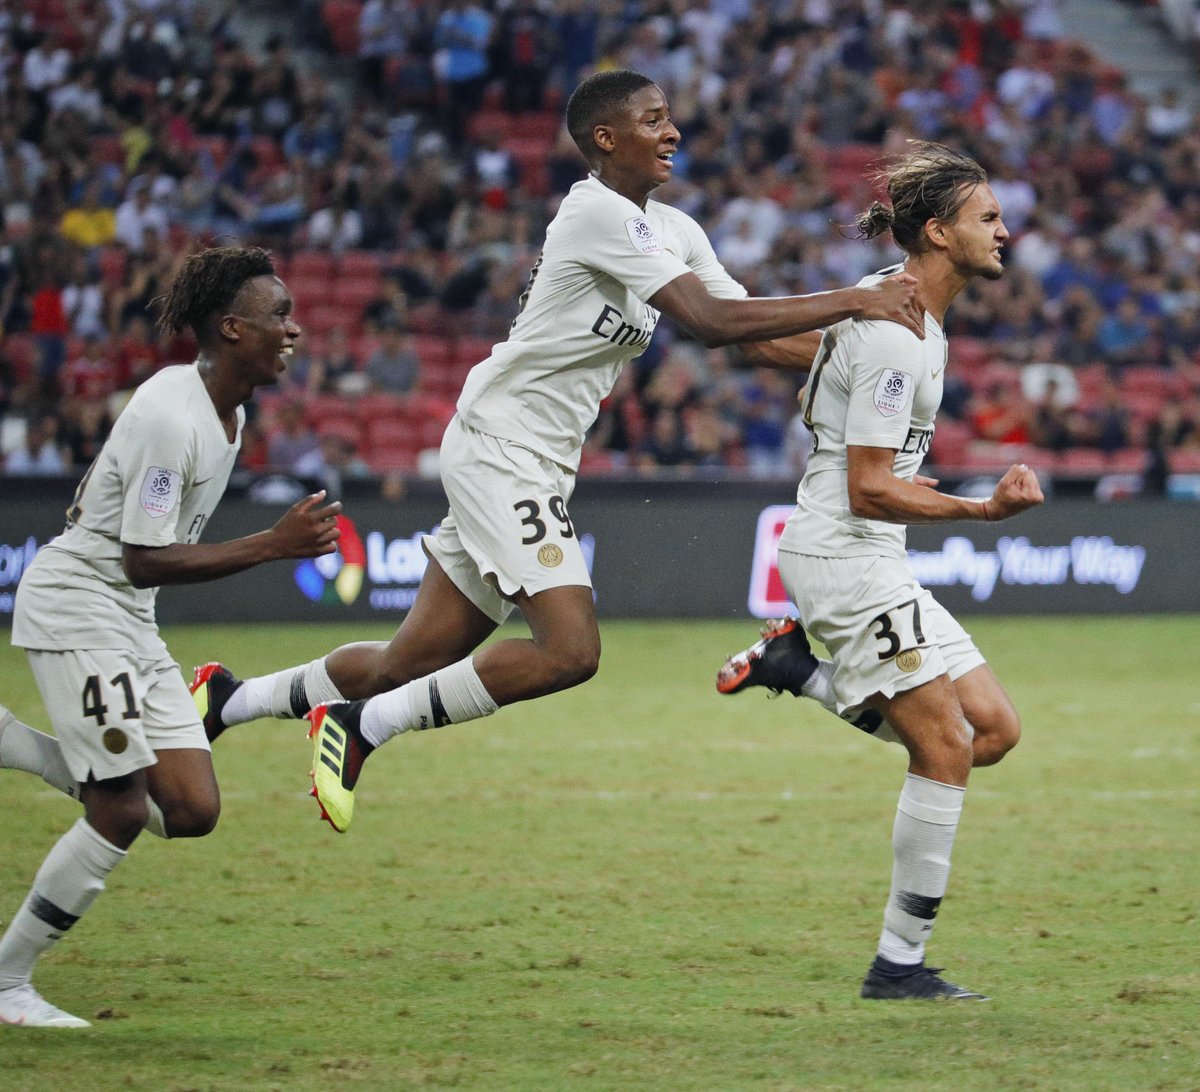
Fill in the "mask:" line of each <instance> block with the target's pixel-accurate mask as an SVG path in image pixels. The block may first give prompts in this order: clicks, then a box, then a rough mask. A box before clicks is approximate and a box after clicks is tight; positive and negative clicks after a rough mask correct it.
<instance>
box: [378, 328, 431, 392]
mask: <svg viewBox="0 0 1200 1092" xmlns="http://www.w3.org/2000/svg"><path fill="white" fill-rule="evenodd" d="M365 370H366V377H367V382H368V384H369V385H370V388H371V390H373V391H386V392H387V393H389V394H408V393H409V391H411V390H413V389H414V388H415V387H416V385H417V381H418V380H419V379H420V375H421V361H420V358H419V357H418V356H417V354H416V351H415V350H414V349H413V347H412V338H411V337H410V336H409V334H408V332H407V331H406V330H405V329H404V327H403V326H402V325H401V324H400V323H399V322H394V321H388V322H385V323H383V324H382V325H381V326H380V328H379V345H378V347H377V348H376V349H375V351H374V352H372V353H371V355H370V356H369V357H367V365H366V369H365Z"/></svg>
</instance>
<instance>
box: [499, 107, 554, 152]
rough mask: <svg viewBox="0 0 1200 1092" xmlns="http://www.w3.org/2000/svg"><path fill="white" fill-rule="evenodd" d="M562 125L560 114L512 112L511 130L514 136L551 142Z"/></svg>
mask: <svg viewBox="0 0 1200 1092" xmlns="http://www.w3.org/2000/svg"><path fill="white" fill-rule="evenodd" d="M562 126H563V119H562V115H561V114H553V113H550V112H548V111H539V112H538V113H533V114H514V115H513V116H512V127H511V132H512V135H513V136H514V137H532V138H533V139H535V140H542V141H548V142H549V143H551V144H552V143H553V142H554V141H555V140H557V139H558V131H559V129H561V128H562Z"/></svg>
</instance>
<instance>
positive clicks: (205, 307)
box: [153, 246, 275, 343]
mask: <svg viewBox="0 0 1200 1092" xmlns="http://www.w3.org/2000/svg"><path fill="white" fill-rule="evenodd" d="M274 273H275V265H274V263H273V262H272V261H271V255H270V253H269V252H268V251H266V250H263V249H262V247H258V246H215V247H210V248H209V249H207V250H200V251H197V252H196V253H195V254H189V255H188V257H187V258H185V259H184V262H183V265H182V266H181V267H180V269H179V272H178V273H177V274H176V276H175V280H174V281H173V282H172V284H171V287H170V288H169V289H168V290H167V291H166V293H164V294H163V295H161V296H159V297H157V298H156V299H155V300H154V301H153V302H154V304H155V305H156V306H157V307H158V308H159V316H158V328H159V329H160V330H164V331H166V332H167V333H175V334H178V333H180V332H182V331H183V329H184V328H185V327H189V326H190V327H191V328H192V329H193V330H194V331H195V333H196V337H197V338H198V339H199V340H200V341H201V342H202V343H203V342H205V341H207V340H208V337H209V334H210V331H209V329H208V327H209V326H210V325H211V323H212V321H213V319H214V318H215V317H216V316H217V315H219V314H221V313H223V312H224V311H225V310H226V309H227V308H228V307H229V305H230V304H231V303H233V301H234V298H235V297H236V296H237V294H238V292H240V291H241V289H242V285H243V284H245V283H246V281H248V280H251V279H252V278H254V277H264V276H266V277H269V276H273V275H274Z"/></svg>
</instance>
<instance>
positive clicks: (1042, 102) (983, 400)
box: [0, 0, 1200, 487]
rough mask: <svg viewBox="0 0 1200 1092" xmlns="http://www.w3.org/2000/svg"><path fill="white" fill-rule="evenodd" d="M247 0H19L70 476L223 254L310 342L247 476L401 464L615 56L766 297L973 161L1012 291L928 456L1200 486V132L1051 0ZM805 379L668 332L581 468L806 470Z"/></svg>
mask: <svg viewBox="0 0 1200 1092" xmlns="http://www.w3.org/2000/svg"><path fill="white" fill-rule="evenodd" d="M253 12H254V9H253V8H252V9H251V14H250V15H246V13H245V12H241V11H239V12H237V13H236V14H235V12H234V9H233V6H232V5H230V6H227V7H224V8H222V7H219V6H215V5H204V4H200V3H197V2H194V0H168V2H158V0H106V2H104V3H100V2H98V0H0V194H2V195H3V196H2V200H3V207H2V209H0V215H2V221H0V328H2V332H3V342H2V347H0V425H3V424H4V419H5V418H7V422H8V423H7V427H5V428H4V430H3V431H2V432H0V437H7V438H8V440H7V442H6V444H5V445H4V446H5V447H6V448H7V450H6V452H5V456H4V457H5V470H6V472H7V473H8V474H38V473H46V474H58V473H70V472H73V471H74V472H78V471H79V470H80V469H81V468H82V467H86V465H87V464H88V463H89V462H90V460H91V457H92V455H93V454H94V453H95V451H96V450H97V448H98V445H99V444H100V442H101V441H102V440H103V437H104V436H105V434H106V432H107V429H108V428H109V427H110V426H111V422H112V420H113V417H114V414H115V413H117V412H119V410H120V407H121V405H122V404H123V401H124V400H125V399H126V398H127V397H128V394H129V392H130V391H131V390H132V389H133V388H134V387H135V386H136V385H137V384H138V383H139V382H140V381H141V380H142V379H144V378H145V377H146V376H148V375H150V374H152V373H153V372H154V371H155V370H157V369H158V368H160V367H162V366H163V365H164V364H166V363H169V362H173V361H181V360H189V359H191V356H192V353H193V351H194V346H193V345H191V344H189V343H188V341H187V340H186V339H182V338H176V337H170V338H168V337H164V336H162V335H160V334H158V333H157V332H156V331H155V329H154V325H153V318H152V312H150V311H148V306H149V305H150V303H151V301H152V300H153V299H154V298H155V296H156V295H158V294H159V293H160V292H161V291H162V289H163V286H164V285H165V284H166V283H167V281H168V280H169V277H170V275H171V271H172V270H173V268H174V267H175V264H176V263H177V262H178V261H179V259H180V258H181V256H182V255H183V254H185V253H187V252H188V251H189V250H190V249H192V248H194V247H195V245H196V244H197V242H198V241H211V240H216V239H228V238H229V237H235V238H238V239H241V240H245V241H253V242H258V243H262V244H264V245H267V246H269V247H270V248H271V249H272V250H273V252H274V253H275V254H276V256H277V258H278V267H279V270H280V272H281V274H282V275H283V276H284V277H285V278H286V280H287V283H288V285H289V287H290V288H291V290H292V292H293V294H294V296H295V299H296V303H297V310H296V314H297V318H298V319H299V321H300V323H301V325H302V326H303V327H304V328H305V330H306V337H305V338H304V339H303V340H302V344H301V347H300V351H299V352H298V354H297V356H296V357H295V358H294V359H293V360H292V362H291V366H290V369H289V376H288V377H287V379H286V387H285V389H283V390H282V391H280V392H278V393H275V394H273V395H272V396H270V397H267V398H263V399H261V407H262V409H261V412H260V413H259V414H258V416H257V418H256V419H254V420H252V421H251V423H250V425H249V426H248V429H247V435H246V443H245V445H244V448H243V455H242V462H243V465H244V466H245V467H246V468H247V469H252V470H286V471H292V472H296V473H312V474H315V475H317V476H319V474H320V473H321V472H322V471H323V470H328V469H330V468H332V470H333V471H334V472H335V473H337V474H338V475H340V476H341V477H343V478H344V477H346V476H367V475H371V474H374V473H386V472H391V471H406V470H410V469H412V468H413V467H414V466H415V465H416V464H417V460H418V457H419V452H420V451H422V450H423V449H426V448H429V447H433V446H436V444H437V442H438V438H439V436H440V431H441V428H442V427H443V425H444V423H445V421H446V420H447V418H448V415H449V414H450V413H451V412H452V409H453V402H454V398H455V396H456V393H457V390H458V388H459V386H460V385H461V383H462V380H463V377H464V376H465V374H466V371H467V370H468V369H469V368H470V366H471V365H473V364H474V363H476V362H477V361H478V360H479V359H481V358H482V357H483V356H484V355H485V354H486V353H487V351H488V348H489V346H490V345H491V344H492V343H493V342H494V341H496V340H499V339H501V338H503V336H504V335H505V333H506V331H507V329H508V326H509V324H510V322H511V321H512V319H513V317H514V315H515V313H516V309H517V307H518V301H519V298H520V295H521V292H522V289H523V287H524V285H525V282H526V280H527V279H528V275H529V270H530V268H531V267H532V265H533V263H534V262H535V260H536V258H537V254H536V248H537V245H538V242H539V240H540V239H541V237H542V234H543V231H544V228H545V225H546V223H547V222H548V220H549V219H550V217H551V216H552V215H553V213H554V210H555V208H556V205H557V202H558V200H559V199H560V198H561V196H562V194H563V193H565V192H566V190H567V189H568V188H569V187H570V186H571V184H572V183H573V182H575V181H576V180H578V179H579V178H580V177H581V176H582V173H583V170H584V167H583V163H582V160H581V159H580V158H579V156H578V153H577V152H576V151H575V149H574V147H573V145H571V143H570V140H569V138H567V137H566V135H565V132H564V131H563V129H562V125H561V115H562V107H563V103H564V101H565V96H566V94H568V93H569V91H570V89H571V88H572V87H573V86H574V85H575V83H576V82H577V80H578V79H579V78H580V76H581V75H582V74H586V73H587V72H588V71H590V70H592V69H594V68H596V67H628V68H633V69H636V70H638V71H641V72H644V73H646V74H647V75H649V76H650V77H651V78H653V79H654V80H655V81H656V82H658V83H659V84H660V85H661V86H662V87H663V88H664V90H665V91H666V94H667V96H668V99H669V101H670V102H671V105H672V111H673V114H674V120H675V121H676V123H677V124H678V126H679V128H680V129H681V131H682V133H683V142H682V145H681V150H680V153H679V154H678V156H677V157H676V160H675V169H674V174H675V177H674V179H673V180H672V182H671V183H670V184H669V185H668V186H665V187H663V189H662V190H661V191H659V194H658V196H659V197H660V198H661V199H663V200H666V201H669V202H671V203H673V204H676V205H678V206H680V207H682V208H684V209H685V210H686V211H688V212H689V213H690V214H692V215H693V216H695V217H696V218H697V219H698V220H699V221H700V222H701V223H702V224H703V225H704V227H705V229H706V230H707V231H708V232H709V235H710V238H712V240H713V242H714V245H715V247H716V249H717V252H718V255H719V256H720V258H721V259H722V261H723V262H724V263H725V265H726V266H727V267H728V269H729V270H730V272H731V273H732V274H733V275H734V276H736V277H737V278H739V279H740V280H741V281H742V282H743V283H744V284H745V285H746V287H747V288H748V289H749V290H750V292H751V293H752V294H760V295H772V294H787V293H795V292H811V291H819V290H822V289H826V288H830V287H835V286H841V285H845V284H849V283H853V282H854V281H856V280H857V279H858V278H859V277H860V276H862V275H864V274H865V273H868V272H871V271H873V270H875V269H878V268H881V267H883V266H885V265H887V264H889V263H890V262H892V261H894V260H896V258H897V252H895V251H894V250H892V249H891V248H890V247H889V246H887V245H884V244H880V243H878V242H875V243H869V244H868V243H863V242H860V241H858V240H855V239H854V238H853V237H852V232H851V231H849V230H847V229H846V228H844V227H841V226H839V225H849V224H851V223H852V222H853V219H854V215H855V213H857V212H858V211H859V210H861V209H862V208H864V207H865V206H866V205H867V204H869V202H870V200H871V199H872V198H873V190H872V185H871V182H870V178H869V171H870V165H871V163H872V162H873V161H875V160H877V159H879V157H880V156H881V155H883V154H886V153H887V152H889V151H892V150H896V149H898V148H900V147H901V146H902V145H903V141H904V140H905V139H906V138H907V137H920V138H924V139H933V140H938V141H943V142H945V143H947V144H950V145H953V146H955V147H957V148H961V149H962V150H964V151H966V152H968V153H970V154H971V155H973V156H975V157H976V158H978V159H979V160H980V161H981V162H982V163H983V164H984V165H985V166H986V167H987V169H988V171H989V173H990V175H991V179H992V186H993V189H994V190H995V191H996V193H997V196H998V197H999V198H1000V200H1001V202H1002V204H1003V207H1004V210H1005V220H1006V222H1007V224H1008V226H1009V228H1010V230H1011V231H1012V240H1011V243H1010V246H1009V248H1008V254H1007V256H1006V265H1007V266H1008V273H1007V275H1006V276H1005V277H1004V278H1003V279H1002V280H999V281H995V282H982V283H978V284H976V285H973V286H972V287H971V288H970V289H969V290H968V291H967V292H965V293H964V294H963V297H962V298H961V299H960V301H959V302H958V303H957V304H956V306H955V308H954V309H953V311H952V313H951V316H950V328H949V332H950V334H951V342H950V344H951V362H952V367H951V369H950V371H949V372H948V373H947V374H948V382H947V392H946V399H945V402H944V405H943V414H942V418H941V419H940V421H939V426H938V430H937V433H936V437H935V446H934V450H933V452H932V461H933V462H935V463H937V464H939V465H942V466H949V467H957V468H960V469H964V470H978V471H984V470H988V469H993V468H997V467H1004V466H1007V465H1008V464H1009V463H1011V462H1012V461H1014V459H1015V458H1019V459H1024V460H1025V461H1028V462H1030V463H1031V464H1032V465H1034V466H1036V467H1039V468H1042V469H1045V470H1047V471H1050V472H1052V473H1059V474H1064V475H1070V474H1077V475H1095V474H1099V473H1102V472H1106V471H1114V470H1115V471H1122V470H1125V471H1137V472H1141V471H1143V470H1144V471H1146V475H1147V481H1148V483H1149V484H1150V486H1151V487H1161V481H1162V479H1163V478H1164V477H1165V474H1166V472H1167V470H1168V469H1177V470H1200V273H1198V269H1200V128H1198V127H1197V124H1196V119H1195V116H1194V114H1193V111H1192V109H1191V108H1190V107H1189V106H1188V105H1187V103H1186V102H1185V100H1184V98H1183V97H1182V96H1180V95H1179V94H1178V93H1177V92H1174V91H1170V90H1168V91H1165V92H1164V93H1163V94H1162V95H1161V96H1159V97H1158V98H1156V99H1155V100H1154V101H1150V102H1147V101H1144V100H1143V99H1141V98H1139V97H1138V96H1136V95H1134V94H1133V93H1132V92H1131V91H1130V90H1129V88H1128V87H1127V85H1126V80H1125V77H1124V76H1123V74H1122V72H1121V71H1120V70H1118V69H1116V68H1113V67H1110V66H1107V65H1104V64H1102V63H1100V62H1099V61H1097V59H1096V58H1095V57H1094V56H1092V55H1091V54H1090V53H1089V52H1088V51H1087V50H1086V49H1085V48H1083V47H1082V46H1080V45H1078V44H1076V43H1073V42H1072V41H1070V40H1069V39H1068V38H1067V37H1066V36H1065V35H1064V28H1063V26H1062V20H1061V16H1060V13H1059V11H1058V8H1057V4H1056V2H1055V0H1009V2H1002V0H977V2H972V3H966V2H953V0H941V2H939V0H930V2H929V3H924V4H921V5H909V4H900V3H894V2H891V0H776V2H765V0H762V2H754V0H651V2H647V3H639V4H630V3H624V2H622V0H601V2H595V0H559V2H556V3H554V4H550V3H542V2H539V0H509V2H508V3H503V2H501V3H495V4H484V3H475V2H472V0H446V2H442V3H438V4H429V3H423V2H419V0H365V2H362V0H301V3H300V5H299V12H298V13H294V15H295V17H294V18H293V19H292V20H290V22H289V26H294V27H298V28H301V29H300V30H298V31H297V32H296V33H298V34H299V35H301V37H299V38H297V39H295V40H294V41H289V40H287V39H285V38H284V37H281V36H275V37H268V38H267V40H266V41H265V45H263V46H262V48H253V49H252V48H250V47H249V46H248V44H247V42H248V41H249V39H250V36H249V35H245V34H240V33H239V30H238V28H239V27H243V26H256V27H257V25H256V24H254V23H253ZM259 17H260V18H262V19H267V18H269V16H268V15H267V13H266V9H262V10H261V11H260V12H259ZM261 37H262V36H261V35H259V36H257V37H255V39H254V40H255V41H257V40H259V38H261ZM797 387H798V382H797V381H796V380H795V379H793V378H792V377H789V376H786V375H781V374H778V373H773V372H769V371H766V370H758V369H747V368H742V367H739V366H738V363H737V357H736V354H731V353H729V352H727V351H725V350H712V351H709V350H705V349H703V348H701V347H699V346H698V345H696V344H695V343H694V342H692V341H690V340H688V339H687V338H685V337H683V336H680V335H679V334H678V333H677V332H676V331H674V330H673V329H671V327H670V325H669V323H666V322H664V323H662V324H660V327H659V333H658V335H657V336H656V337H655V339H654V340H653V342H652V344H651V346H650V348H649V350H648V351H647V353H646V354H645V355H644V356H643V357H642V358H640V360H639V361H638V362H637V363H636V366H635V367H631V368H630V369H627V371H626V373H625V375H624V376H623V377H622V379H621V380H620V381H619V383H618V385H617V387H616V389H615V390H614V391H613V393H612V395H611V396H610V397H609V398H608V399H607V400H606V402H605V404H604V406H603V407H602V412H601V416H600V418H599V420H598V421H597V423H596V426H595V428H594V430H593V432H592V435H591V437H590V439H589V442H588V446H587V449H586V451H585V461H584V468H583V469H584V472H585V473H586V472H602V471H606V470H622V469H626V468H630V469H639V468H657V467H696V468H718V470H723V469H725V468H745V469H746V470H748V471H749V472H752V473H759V474H767V475H783V476H792V477H794V476H795V475H796V474H797V472H798V471H799V469H801V468H802V466H803V462H804V459H805V457H806V454H807V449H808V437H807V434H806V432H805V430H804V428H803V426H802V424H801V423H800V422H799V421H798V420H797V418H796V401H795V395H796V391H797Z"/></svg>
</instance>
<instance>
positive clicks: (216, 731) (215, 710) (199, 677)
mask: <svg viewBox="0 0 1200 1092" xmlns="http://www.w3.org/2000/svg"><path fill="white" fill-rule="evenodd" d="M241 685H242V680H241V679H237V678H234V675H233V672H232V671H230V670H229V668H227V667H225V665H224V664H219V663H215V662H214V663H207V664H201V665H200V666H199V667H198V668H196V670H195V671H194V672H193V673H192V683H191V685H190V686H189V687H188V689H189V690H190V691H191V692H192V700H193V701H194V702H195V703H196V712H197V713H199V714H200V719H201V721H203V723H204V734H205V735H206V736H207V737H208V742H209V743H212V741H213V740H214V739H216V738H217V736H219V735H220V734H221V733H222V732H223V731H225V729H226V728H227V727H229V726H228V725H227V724H226V723H225V722H224V721H223V720H222V719H221V710H222V709H224V708H225V703H226V702H227V701H228V700H229V699H230V697H231V696H232V695H233V692H234V691H235V690H236V689H237V688H238V687H239V686H241Z"/></svg>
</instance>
